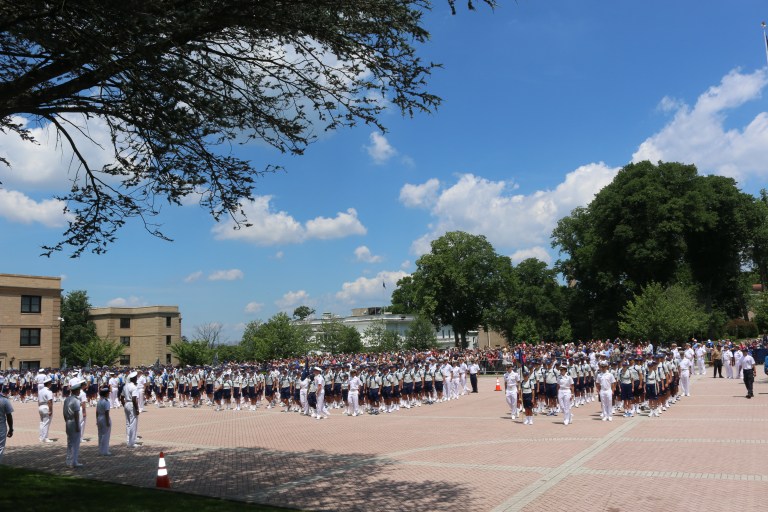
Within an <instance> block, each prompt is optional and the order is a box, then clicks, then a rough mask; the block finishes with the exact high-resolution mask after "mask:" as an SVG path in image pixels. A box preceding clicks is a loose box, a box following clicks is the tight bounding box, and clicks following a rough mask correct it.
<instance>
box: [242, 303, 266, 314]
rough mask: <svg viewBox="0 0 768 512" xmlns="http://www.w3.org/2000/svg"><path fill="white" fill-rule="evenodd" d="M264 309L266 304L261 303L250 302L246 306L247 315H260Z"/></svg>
mask: <svg viewBox="0 0 768 512" xmlns="http://www.w3.org/2000/svg"><path fill="white" fill-rule="evenodd" d="M263 308H264V304H263V303H261V302H249V303H248V304H246V305H245V312H246V313H258V312H259V311H261V310H262V309H263Z"/></svg>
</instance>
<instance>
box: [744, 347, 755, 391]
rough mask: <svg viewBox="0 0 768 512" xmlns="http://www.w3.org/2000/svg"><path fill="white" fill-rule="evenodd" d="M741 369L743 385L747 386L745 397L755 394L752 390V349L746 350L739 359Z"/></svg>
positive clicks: (753, 368) (753, 373) (753, 364)
mask: <svg viewBox="0 0 768 512" xmlns="http://www.w3.org/2000/svg"><path fill="white" fill-rule="evenodd" d="M741 369H742V372H743V373H744V386H746V388H747V396H746V397H747V398H752V397H753V396H755V394H754V392H753V391H752V386H753V385H754V383H755V359H754V358H753V357H752V351H751V350H748V351H747V354H746V355H745V356H744V357H743V358H742V359H741Z"/></svg>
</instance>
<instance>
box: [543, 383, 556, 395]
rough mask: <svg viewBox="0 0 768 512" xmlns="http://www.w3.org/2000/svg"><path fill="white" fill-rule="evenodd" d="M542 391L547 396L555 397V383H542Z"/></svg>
mask: <svg viewBox="0 0 768 512" xmlns="http://www.w3.org/2000/svg"><path fill="white" fill-rule="evenodd" d="M544 392H545V393H546V395H547V398H557V384H546V383H545V384H544Z"/></svg>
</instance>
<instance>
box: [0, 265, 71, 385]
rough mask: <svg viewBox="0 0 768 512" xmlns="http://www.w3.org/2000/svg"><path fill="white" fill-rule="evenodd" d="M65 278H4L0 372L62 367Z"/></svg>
mask: <svg viewBox="0 0 768 512" xmlns="http://www.w3.org/2000/svg"><path fill="white" fill-rule="evenodd" d="M60 316H61V278H59V277H40V276H25V275H16V274H0V370H6V369H8V368H23V369H26V368H30V369H33V370H34V369H37V368H40V367H42V368H46V367H47V368H50V367H58V366H59V347H60V344H61V322H60Z"/></svg>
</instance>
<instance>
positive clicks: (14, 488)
mask: <svg viewBox="0 0 768 512" xmlns="http://www.w3.org/2000/svg"><path fill="white" fill-rule="evenodd" d="M0 484H2V485H1V487H0V488H2V491H1V492H0V510H25V511H26V510H30V511H31V510H45V511H48V512H50V511H52V510H61V511H72V512H74V511H83V512H86V511H88V512H90V511H94V510H119V511H120V512H134V511H135V512H138V511H144V510H151V511H160V510H184V511H188V512H191V511H194V512H208V511H211V512H213V511H216V512H219V511H224V512H226V511H230V510H231V511H236V510H237V511H246V512H269V511H275V512H278V511H281V512H286V511H287V510H289V509H285V508H277V507H269V506H264V505H251V504H248V503H241V502H237V501H227V500H220V499H216V498H207V497H203V496H196V495H194V494H182V493H178V492H174V491H165V490H162V489H145V488H141V487H131V486H128V485H119V484H112V483H106V482H99V481H97V480H85V479H82V478H77V477H71V476H58V475H50V474H47V473H38V472H35V471H28V470H26V469H19V468H12V467H9V466H0Z"/></svg>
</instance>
